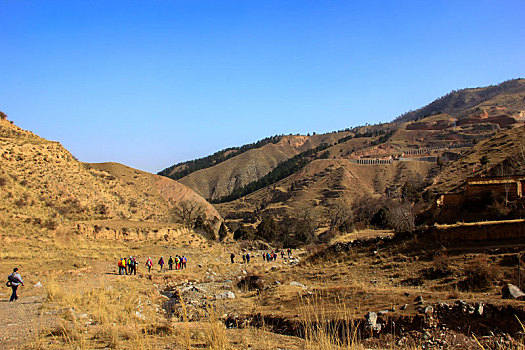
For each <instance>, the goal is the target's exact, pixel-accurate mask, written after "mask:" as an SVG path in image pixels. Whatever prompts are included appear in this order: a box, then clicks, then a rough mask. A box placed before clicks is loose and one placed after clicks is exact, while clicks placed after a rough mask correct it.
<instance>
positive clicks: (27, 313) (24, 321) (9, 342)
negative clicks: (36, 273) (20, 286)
mask: <svg viewBox="0 0 525 350" xmlns="http://www.w3.org/2000/svg"><path fill="white" fill-rule="evenodd" d="M20 292H21V293H19V294H22V293H23V292H24V290H21V291H20ZM43 301H44V295H43V291H42V294H41V295H31V296H23V295H22V296H20V298H19V299H18V300H17V301H15V302H9V300H8V298H5V297H4V298H2V300H0V320H2V321H1V322H2V326H1V327H0V345H1V347H2V349H3V350H8V349H20V348H21V346H22V344H27V342H28V341H29V342H31V338H33V337H34V336H35V335H36V334H37V333H38V332H40V331H41V330H42V329H43V328H51V327H53V326H55V325H56V322H57V319H56V318H55V317H53V316H52V315H50V314H47V315H46V314H45V313H42V305H43Z"/></svg>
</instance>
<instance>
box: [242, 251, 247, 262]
mask: <svg viewBox="0 0 525 350" xmlns="http://www.w3.org/2000/svg"><path fill="white" fill-rule="evenodd" d="M242 263H243V264H246V254H244V253H243V254H242Z"/></svg>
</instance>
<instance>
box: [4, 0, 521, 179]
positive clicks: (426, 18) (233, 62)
mask: <svg viewBox="0 0 525 350" xmlns="http://www.w3.org/2000/svg"><path fill="white" fill-rule="evenodd" d="M524 14H525V2H524V1H522V0H520V1H504V0H503V1H500V0H498V1H497V0H491V1H484V0H477V1H468V0H462V1H453V0H446V1H374V0H372V1H343V0H326V1H314V0H305V1H294V0H287V1H272V0H261V1H250V0H242V1H241V0H239V1H211V0H209V1H200V0H172V1H168V0H149V1H146V0H143V1H134V0H126V1H116V0H115V1H102V0H100V1H75V0H67V1H55V0H39V1H31V0H0V19H1V20H0V23H1V29H0V49H1V52H2V54H1V55H0V110H2V111H4V112H5V113H7V114H8V116H9V119H11V120H13V121H14V122H15V123H16V124H17V125H19V126H21V127H23V128H24V129H29V130H31V131H33V132H35V133H37V134H38V135H40V136H42V137H45V138H47V139H51V140H56V141H60V142H61V143H62V144H63V145H64V146H65V147H66V148H67V149H68V150H70V151H71V152H72V153H73V154H74V155H75V156H76V157H78V158H79V160H81V161H85V162H102V161H115V162H119V163H123V164H126V165H129V166H132V167H135V168H138V169H142V170H146V171H151V172H157V171H160V170H162V169H164V168H165V167H168V166H170V165H172V164H174V163H177V162H180V161H184V160H189V159H193V158H197V157H201V156H205V155H208V154H210V153H213V152H215V151H217V150H219V149H223V148H226V147H230V146H240V145H243V144H245V143H251V142H254V141H257V140H259V139H261V138H264V137H267V136H271V135H276V134H289V133H294V134H295V133H302V134H306V133H308V132H314V131H315V132H318V133H321V132H328V131H331V130H338V129H344V128H346V127H352V126H355V125H361V124H364V123H367V122H368V123H376V122H385V121H391V120H392V119H393V118H395V117H396V116H398V115H399V114H401V113H403V112H406V111H407V110H410V109H416V108H418V107H421V106H423V105H425V104H427V103H429V102H431V101H432V100H434V99H435V98H437V97H439V96H441V95H444V94H446V93H447V92H449V91H451V90H453V89H460V88H464V87H475V86H484V85H490V84H496V83H500V82H502V81H504V80H508V79H512V78H517V77H525V64H524V62H525V25H523V15H524Z"/></svg>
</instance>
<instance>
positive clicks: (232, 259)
mask: <svg viewBox="0 0 525 350" xmlns="http://www.w3.org/2000/svg"><path fill="white" fill-rule="evenodd" d="M230 260H231V261H232V264H234V263H235V254H233V253H231V254H230Z"/></svg>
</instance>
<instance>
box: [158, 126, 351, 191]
mask: <svg viewBox="0 0 525 350" xmlns="http://www.w3.org/2000/svg"><path fill="white" fill-rule="evenodd" d="M345 134H346V133H341V135H340V134H338V133H329V134H323V135H313V136H294V135H288V136H279V137H278V138H274V139H273V140H274V142H266V143H261V142H258V143H256V144H259V145H260V144H262V146H260V147H257V148H250V149H249V150H247V151H244V152H241V153H239V154H238V155H236V156H234V157H231V158H227V159H225V160H223V161H221V162H218V163H217V162H215V163H214V164H215V165H213V166H210V167H207V168H203V169H199V170H197V171H195V172H192V173H190V174H189V175H186V176H184V177H182V178H180V179H179V181H180V182H181V183H183V184H185V185H186V186H188V187H190V188H192V189H193V190H194V191H195V192H197V193H198V194H200V195H201V196H203V197H204V198H206V199H208V200H216V199H219V198H221V197H223V196H227V195H229V194H231V193H232V192H233V191H234V190H236V189H238V188H241V187H243V186H245V185H247V184H249V183H250V182H252V181H256V180H259V179H261V178H262V177H263V176H264V175H266V174H268V173H269V172H270V171H271V170H273V169H274V168H275V167H276V166H277V165H278V164H279V163H281V162H283V161H285V160H287V159H290V158H291V157H293V156H295V155H297V154H299V153H301V152H303V151H306V150H308V149H312V148H315V147H317V146H319V145H321V144H323V143H333V142H335V141H337V139H338V138H340V137H343V136H344V135H345ZM222 152H224V151H222ZM221 154H222V153H221ZM179 168H180V167H178V168H177V169H179ZM174 169H175V168H173V169H172V170H174ZM160 174H166V171H163V172H161V173H160ZM172 174H175V175H176V173H172ZM168 176H169V175H168ZM175 177H176V176H175Z"/></svg>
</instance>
